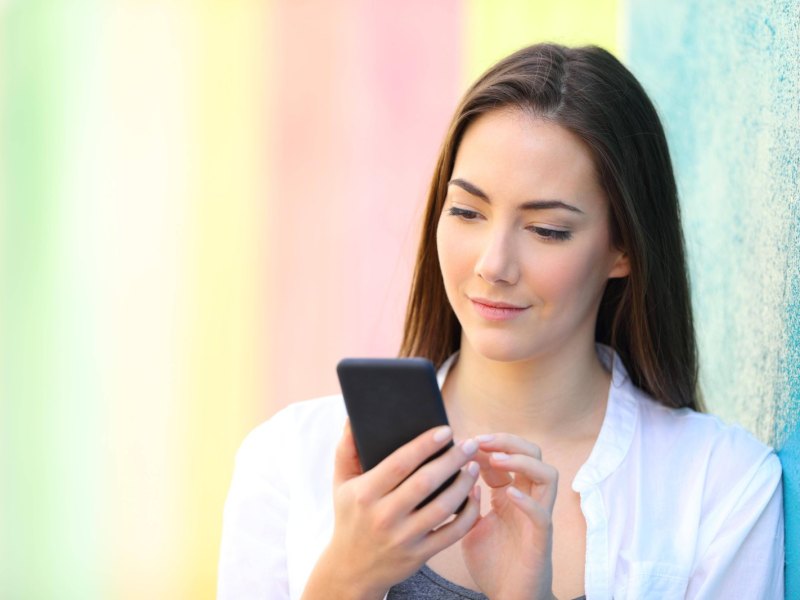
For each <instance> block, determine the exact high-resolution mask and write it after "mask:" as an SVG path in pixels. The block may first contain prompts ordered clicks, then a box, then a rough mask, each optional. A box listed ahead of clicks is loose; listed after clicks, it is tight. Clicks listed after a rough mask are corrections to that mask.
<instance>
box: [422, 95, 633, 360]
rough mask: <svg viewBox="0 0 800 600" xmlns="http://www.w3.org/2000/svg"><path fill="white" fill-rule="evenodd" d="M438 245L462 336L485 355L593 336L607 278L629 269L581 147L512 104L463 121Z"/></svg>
mask: <svg viewBox="0 0 800 600" xmlns="http://www.w3.org/2000/svg"><path fill="white" fill-rule="evenodd" d="M437 244H438V252H439V263H440V265H441V269H442V276H443V279H444V286H445V290H446V292H447V297H448V299H449V301H450V304H451V306H452V307H453V310H454V311H455V313H456V316H457V317H458V320H459V322H460V323H461V326H462V330H463V336H465V338H466V339H465V340H462V344H463V343H464V342H466V343H469V345H470V346H471V347H472V348H474V349H475V351H477V352H478V353H479V354H481V355H483V356H485V357H487V358H490V359H492V360H502V361H515V360H525V359H530V358H535V357H536V356H540V355H542V354H545V353H551V352H554V351H558V350H561V349H566V348H570V347H572V348H575V347H576V346H575V345H576V344H578V345H581V344H592V343H593V342H594V329H595V320H596V318H597V310H598V307H599V303H600V299H601V298H602V294H603V290H604V289H605V285H606V282H607V280H608V278H610V277H623V276H626V275H627V274H628V261H627V258H626V257H625V255H624V254H623V253H622V252H621V251H620V250H618V249H616V248H614V247H613V244H612V241H611V232H610V226H609V210H608V200H607V199H606V197H605V194H604V193H603V190H602V188H601V186H600V184H599V182H598V179H597V175H596V173H595V168H594V164H593V161H592V157H591V155H590V153H589V150H588V149H587V148H586V146H585V145H584V144H583V142H582V141H581V140H580V138H578V137H577V136H575V135H574V134H572V133H571V132H569V131H567V130H566V129H564V128H563V127H561V126H560V125H556V124H554V123H551V122H548V121H545V120H542V119H538V118H534V117H531V116H529V115H527V114H526V113H523V112H522V111H519V110H495V111H491V112H489V113H486V114H483V115H481V116H480V117H478V119H476V120H475V121H474V122H473V123H472V124H471V125H470V126H469V127H468V128H467V130H466V132H465V134H464V137H463V139H462V141H461V145H460V147H459V149H458V153H457V154H456V160H455V165H454V167H453V175H452V178H451V180H450V183H449V186H448V192H447V198H446V199H445V203H444V207H443V211H442V214H441V218H440V220H439V225H438V230H437Z"/></svg>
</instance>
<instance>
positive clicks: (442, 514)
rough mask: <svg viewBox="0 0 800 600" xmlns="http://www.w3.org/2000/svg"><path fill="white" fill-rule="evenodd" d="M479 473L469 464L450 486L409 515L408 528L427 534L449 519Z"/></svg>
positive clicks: (472, 463) (475, 466)
mask: <svg viewBox="0 0 800 600" xmlns="http://www.w3.org/2000/svg"><path fill="white" fill-rule="evenodd" d="M479 472H480V468H479V467H478V463H476V462H474V461H473V462H470V463H469V464H468V465H467V468H466V469H463V470H461V471H459V473H458V476H457V477H456V479H455V480H454V481H453V482H452V483H451V484H450V485H448V486H447V487H446V488H445V489H444V490H443V491H442V492H440V493H439V494H437V495H436V497H435V498H433V499H432V500H431V501H430V502H428V504H426V505H425V506H423V507H422V508H420V509H418V510H416V511H414V512H413V513H412V514H411V515H410V517H409V519H408V524H409V527H410V528H412V529H415V530H417V531H423V532H428V531H431V530H432V529H435V528H436V527H438V526H439V525H441V524H442V523H444V522H445V521H446V520H447V519H449V518H451V517H452V516H453V514H454V513H455V512H456V510H458V507H459V506H461V504H462V503H463V502H464V499H465V498H466V497H467V495H468V494H469V493H470V492H471V491H472V490H473V488H474V486H475V483H476V482H477V480H478V474H479ZM426 497H427V496H426Z"/></svg>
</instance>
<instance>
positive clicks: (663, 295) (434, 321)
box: [400, 44, 702, 410]
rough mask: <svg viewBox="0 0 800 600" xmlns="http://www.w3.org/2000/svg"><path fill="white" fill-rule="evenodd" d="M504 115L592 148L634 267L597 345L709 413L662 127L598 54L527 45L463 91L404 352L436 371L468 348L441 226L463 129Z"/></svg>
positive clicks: (644, 385)
mask: <svg viewBox="0 0 800 600" xmlns="http://www.w3.org/2000/svg"><path fill="white" fill-rule="evenodd" d="M498 108H517V109H521V110H523V111H526V112H528V113H529V114H531V115H533V116H535V117H538V118H542V119H547V120H549V121H551V122H554V123H557V124H559V125H560V126H562V127H564V128H566V129H568V130H570V131H572V132H573V133H575V134H576V135H578V136H579V137H580V138H581V139H582V140H583V141H584V143H585V144H586V145H587V147H588V148H589V150H590V151H591V153H592V156H593V157H594V163H595V168H596V169H597V173H598V176H599V179H600V182H601V184H602V186H603V188H604V189H605V191H606V196H607V197H608V200H609V204H610V217H611V218H610V221H611V233H612V239H613V241H614V243H615V245H616V246H617V247H618V248H620V249H622V250H623V251H625V252H626V254H627V255H628V259H629V262H630V274H629V275H628V276H627V277H624V278H619V279H609V281H608V283H607V285H606V289H605V291H604V294H603V298H602V300H601V302H600V308H599V312H598V317H597V327H596V340H597V341H598V342H601V343H604V344H607V345H609V346H611V347H612V348H613V349H614V350H615V351H616V352H617V354H618V355H619V357H620V358H621V359H622V361H623V363H624V364H625V366H626V368H627V369H628V373H629V375H630V377H631V380H632V381H633V383H634V384H635V385H636V386H637V387H639V388H640V389H642V390H644V391H645V392H647V393H648V394H650V395H651V396H652V397H653V398H654V399H656V400H657V401H659V402H661V403H662V404H665V405H667V406H672V407H683V406H685V407H689V408H692V409H694V410H702V403H701V401H700V398H699V395H698V391H697V349H696V344H695V337H694V325H693V321H692V307H691V299H690V296H689V279H688V274H687V270H686V260H685V251H684V240H683V233H682V230H681V223H680V209H679V206H678V194H677V188H676V185H675V177H674V174H673V171H672V163H671V161H670V156H669V150H668V148H667V141H666V137H665V135H664V130H663V128H662V126H661V122H660V121H659V119H658V115H657V113H656V110H655V108H654V106H653V104H652V103H651V102H650V99H649V98H648V97H647V94H646V93H645V91H644V89H643V88H642V87H641V85H640V84H639V82H638V81H637V80H636V79H635V78H634V76H633V75H632V74H631V72H630V71H628V69H626V68H625V67H624V66H623V65H622V63H620V62H619V61H618V60H617V59H616V58H614V56H612V55H611V54H610V53H609V52H607V51H605V50H603V49H602V48H598V47H596V46H587V47H583V48H567V47H564V46H559V45H554V44H537V45H534V46H530V47H528V48H523V49H522V50H519V51H517V52H515V53H514V54H512V55H511V56H509V57H507V58H505V59H503V60H501V61H500V62H499V63H497V64H496V65H494V66H493V67H491V68H490V69H489V70H488V71H487V72H486V73H484V74H483V75H482V76H481V77H480V78H479V79H478V81H477V82H475V84H473V86H472V87H471V88H470V89H469V90H468V91H467V93H466V94H465V96H464V98H463V100H462V101H461V103H460V104H459V106H458V108H457V110H456V113H455V116H454V117H453V120H452V123H451V124H450V128H449V131H448V133H447V136H446V138H445V140H444V144H443V146H442V149H441V152H440V154H439V159H438V161H437V163H436V170H435V171H434V175H433V181H432V183H431V187H430V192H429V194H428V205H427V209H426V212H425V216H424V222H423V226H422V239H421V242H420V246H419V251H418V254H417V262H416V267H415V270H414V277H413V280H412V285H411V293H410V297H409V303H408V309H407V313H406V322H405V330H404V334H403V342H402V346H401V349H400V355H401V356H423V357H426V358H429V359H430V360H431V361H433V363H434V364H435V365H436V366H437V367H438V366H440V365H441V364H442V363H443V362H444V360H445V359H446V358H447V357H448V356H449V355H450V354H452V353H453V352H455V351H456V350H458V348H459V346H460V343H461V326H460V324H459V322H458V320H457V319H456V316H455V313H454V312H453V310H452V308H451V307H450V304H449V302H448V300H447V296H446V295H445V289H444V283H443V281H442V275H441V269H440V266H439V259H438V253H437V248H436V229H437V226H438V223H439V216H440V213H441V211H442V206H443V204H444V200H445V196H446V195H447V182H448V181H449V179H450V176H451V174H452V170H453V164H454V161H455V156H456V152H457V151H458V146H459V144H460V142H461V139H462V137H463V135H464V132H465V131H466V129H467V127H469V125H470V123H472V122H473V121H474V120H475V119H476V118H477V117H478V116H479V115H481V114H483V113H486V112H489V111H492V110H496V109H498Z"/></svg>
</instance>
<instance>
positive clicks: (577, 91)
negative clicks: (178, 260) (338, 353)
mask: <svg viewBox="0 0 800 600" xmlns="http://www.w3.org/2000/svg"><path fill="white" fill-rule="evenodd" d="M401 354H402V355H406V356H408V355H415V356H425V357H428V358H430V359H431V360H432V361H433V362H434V363H435V364H436V365H437V367H439V369H440V370H439V380H440V385H441V386H442V393H443V397H444V400H445V406H446V408H447V412H448V416H449V419H450V424H451V427H449V428H443V429H437V430H433V431H430V432H427V433H425V434H423V435H421V436H420V437H419V438H417V439H415V440H413V441H412V442H410V443H409V444H407V445H405V446H403V447H402V448H400V449H399V450H397V451H396V452H395V453H394V454H392V455H391V456H390V457H389V458H387V459H386V460H385V461H383V462H382V463H381V464H379V465H378V466H377V467H375V468H374V469H372V470H370V471H369V472H367V473H362V472H361V469H360V468H359V464H358V457H357V455H356V451H355V447H354V444H353V440H352V437H351V435H350V432H349V429H348V428H347V427H346V424H345V414H344V408H343V404H342V401H341V398H340V397H331V398H325V399H319V400H314V401H310V402H305V403H299V404H296V405H293V406H290V407H288V408H287V409H285V410H284V411H281V412H280V413H279V414H277V415H276V416H275V417H273V418H272V419H271V420H270V421H268V422H267V423H265V424H263V425H262V426H261V427H259V428H257V429H256V430H255V431H254V432H253V433H251V434H250V436H248V438H247V440H246V441H245V442H244V444H243V446H242V448H241V450H240V452H239V454H238V457H237V466H236V473H235V475H234V480H233V484H232V487H231V491H230V495H229V498H228V501H227V504H226V509H225V525H224V536H223V544H222V556H221V561H220V587H219V589H220V596H221V597H254V598H255V597H259V598H300V597H302V598H304V599H306V600H311V599H313V598H365V599H367V598H377V599H380V598H383V597H384V596H388V598H390V599H393V598H417V597H419V598H423V597H431V598H450V597H452V598H458V597H467V598H483V597H488V598H491V599H493V600H494V599H502V600H507V599H513V598H528V599H529V598H553V597H557V598H577V597H581V596H583V595H585V596H586V597H587V598H590V599H594V598H612V597H613V598H616V599H620V598H683V597H689V598H733V597H736V598H782V597H783V515H782V506H781V470H780V464H779V462H778V460H777V458H776V457H775V455H774V453H773V452H772V451H771V450H770V449H769V448H767V447H765V446H764V445H762V444H761V443H759V442H758V441H756V440H755V439H753V438H752V437H751V436H749V435H748V434H747V433H745V432H744V431H743V430H742V429H740V428H736V427H727V426H725V425H723V424H721V423H720V422H719V421H718V420H717V419H715V418H713V417H710V416H708V415H704V414H702V413H701V412H700V410H701V405H700V401H699V398H698V397H697V392H696V388H697V363H696V356H695V341H694V332H693V325H692V315H691V304H690V298H689V286H688V281H687V275H686V264H685V259H684V249H683V239H682V234H681V227H680V218H679V210H678V201H677V192H676V186H675V181H674V177H673V173H672V167H671V163H670V158H669V153H668V150H667V145H666V140H665V136H664V133H663V130H662V127H661V125H660V122H659V120H658V117H657V115H656V112H655V110H654V108H653V106H652V104H651V103H650V101H649V100H648V98H647V96H646V94H645V92H644V91H643V90H642V88H641V86H640V85H639V84H638V82H637V81H636V80H635V79H634V77H633V76H632V75H631V74H630V73H629V72H628V71H627V69H625V67H624V66H622V65H621V64H620V63H619V62H618V61H617V60H616V59H615V58H614V57H613V56H611V55H610V54H609V53H607V52H605V51H604V50H601V49H599V48H596V47H587V48H574V49H571V48H565V47H561V46H555V45H536V46H532V47H529V48H525V49H523V50H520V51H519V52H517V53H515V54H513V55H512V56H510V57H508V58H506V59H504V60H503V61H501V62H500V63H498V64H497V65H495V66H494V67H492V68H491V69H490V70H489V71H488V72H487V73H486V74H484V75H483V76H482V77H481V78H480V79H479V80H478V81H477V82H476V83H475V84H474V85H473V87H472V88H471V89H470V90H469V91H468V92H467V93H466V96H465V98H464V99H463V101H462V103H461V105H460V106H459V108H458V109H457V111H456V115H455V117H454V120H453V123H452V125H451V128H450V130H449V133H448V135H447V138H446V140H445V143H444V146H443V148H442V151H441V154H440V157H439V161H438V164H437V168H436V171H435V174H434V179H433V183H432V186H431V192H430V195H429V199H428V208H427V213H426V216H425V222H424V226H423V234H422V242H421V245H420V249H419V254H418V260H417V267H416V272H415V276H414V281H413V286H412V291H411V297H410V302H409V308H408V314H407V319H406V328H405V337H404V342H403V347H402V350H401ZM342 427H344V433H343V434H341V435H339V432H341V430H342V429H341V428H342ZM337 438H338V439H337ZM452 438H455V439H456V440H459V443H457V444H456V445H454V447H453V448H452V449H450V450H448V451H447V452H445V453H444V454H443V455H442V456H441V457H439V458H437V459H436V460H434V461H431V462H429V463H427V464H426V465H425V466H424V467H422V468H420V469H419V470H416V471H415V469H416V468H417V467H418V466H419V465H420V464H421V463H422V462H423V461H424V459H425V458H426V457H428V456H430V455H431V454H432V453H433V452H435V451H436V450H437V449H439V448H441V447H443V446H444V445H445V444H447V442H448V441H449V440H450V439H452ZM457 472H458V473H459V474H458V477H457V479H456V480H455V482H454V483H453V484H452V485H451V486H450V487H449V488H448V489H447V490H446V491H445V492H444V493H442V494H441V495H439V496H438V497H437V498H436V500H434V501H433V502H431V503H430V504H428V505H426V506H425V507H424V508H422V509H419V510H415V507H416V506H417V505H418V504H419V502H420V501H421V500H422V499H423V498H425V497H426V496H427V495H428V494H429V493H430V492H431V491H432V490H435V489H436V488H437V487H438V486H439V485H440V484H441V483H442V482H443V481H445V480H446V479H447V478H448V477H449V476H451V475H452V474H453V473H457ZM465 498H467V499H468V501H467V504H466V506H465V508H464V509H463V510H461V511H460V512H459V513H458V514H457V516H455V517H452V514H453V512H454V511H455V510H456V509H457V507H458V506H459V505H460V504H461V503H462V502H463V500H464V499H465ZM447 594H450V595H449V596H448V595H447Z"/></svg>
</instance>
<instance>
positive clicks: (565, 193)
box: [452, 109, 605, 204]
mask: <svg viewBox="0 0 800 600" xmlns="http://www.w3.org/2000/svg"><path fill="white" fill-rule="evenodd" d="M452 177H453V178H459V177H461V178H464V179H467V180H468V181H470V183H473V184H475V185H477V186H478V187H480V188H481V189H482V190H484V191H485V192H486V193H487V194H488V195H489V196H490V197H492V196H499V197H505V198H510V199H515V200H521V201H524V200H530V199H540V198H561V199H564V198H570V199H572V200H574V201H578V200H580V201H581V202H585V203H589V204H592V203H596V202H598V201H600V202H603V204H605V197H604V194H603V191H602V188H601V187H600V185H599V182H598V178H597V174H596V169H595V165H594V160H593V157H592V154H591V152H590V151H589V149H588V147H587V146H586V144H585V143H584V142H583V140H581V139H580V138H579V137H578V136H577V135H575V134H574V133H572V132H571V131H569V130H568V129H566V128H565V127H562V126H561V125H558V124H557V123H554V122H552V121H548V120H546V119H542V118H539V117H534V116H531V115H530V114H528V113H525V112H523V111H521V110H518V109H499V110H493V111H490V112H488V113H484V114H482V115H481V116H479V117H478V118H477V119H476V120H475V121H473V122H472V123H471V124H470V125H469V126H468V127H467V129H466V131H465V132H464V136H463V138H462V140H461V144H460V145H459V148H458V151H457V153H456V160H455V164H454V167H453V174H452ZM523 197H524V198H523Z"/></svg>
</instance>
